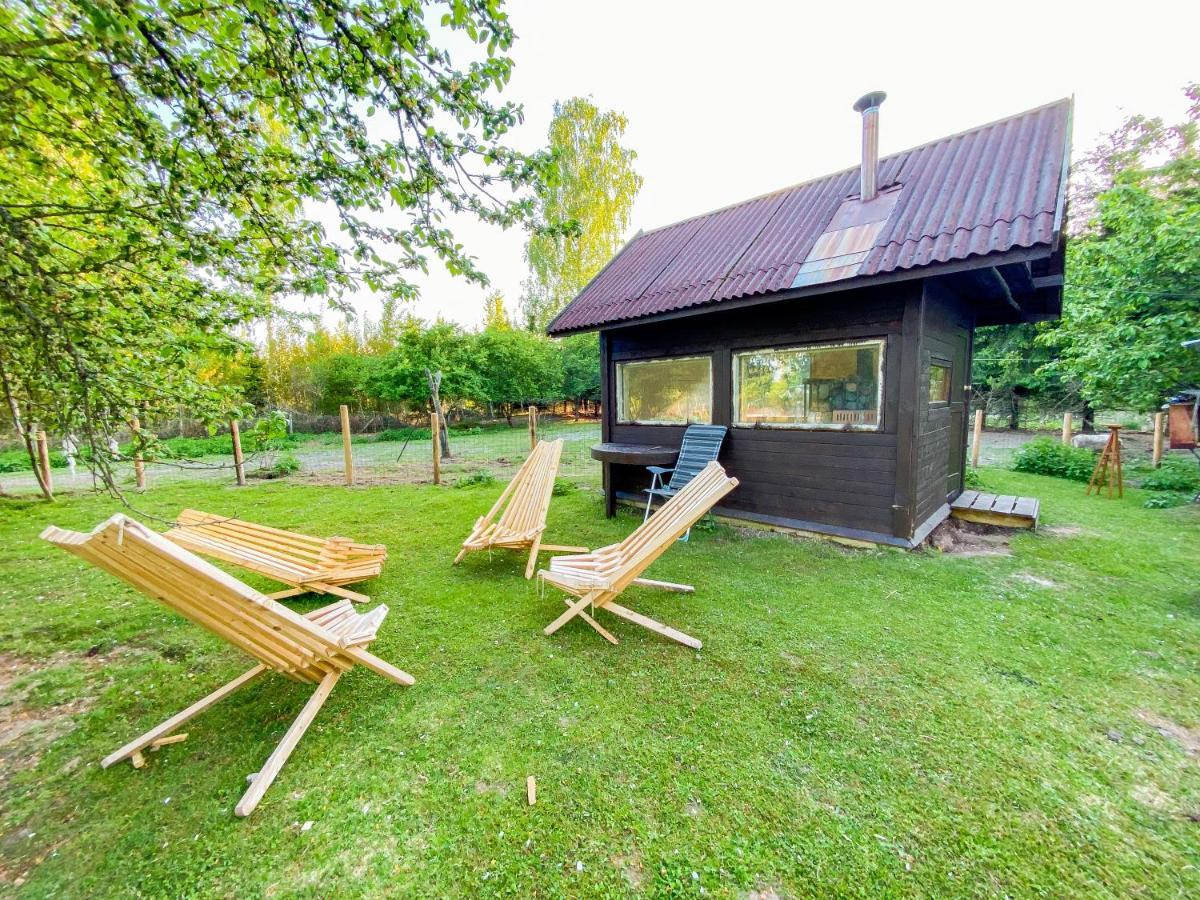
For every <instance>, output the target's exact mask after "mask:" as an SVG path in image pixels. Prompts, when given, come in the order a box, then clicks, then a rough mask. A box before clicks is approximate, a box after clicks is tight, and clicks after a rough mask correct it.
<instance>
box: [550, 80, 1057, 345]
mask: <svg viewBox="0 0 1200 900" xmlns="http://www.w3.org/2000/svg"><path fill="white" fill-rule="evenodd" d="M1070 112H1071V101H1070V100H1060V101H1057V102H1055V103H1051V104H1048V105H1046V106H1042V107H1039V108H1037V109H1033V110H1030V111H1028V112H1024V113H1021V114H1019V115H1016V116H1013V117H1011V118H1008V119H1003V120H1001V121H999V122H992V123H990V124H988V125H983V126H980V127H978V128H974V129H971V130H970V131H965V132H962V133H960V134H955V135H951V136H949V137H945V138H942V139H940V140H937V141H933V142H932V143H929V144H924V145H922V146H920V147H915V148H913V149H912V150H906V151H904V152H903V153H896V154H893V155H892V156H888V157H885V158H884V159H882V160H880V163H879V185H880V188H881V189H884V190H886V189H889V188H891V187H892V186H896V189H897V191H898V196H897V199H896V204H895V207H894V209H892V211H891V213H890V215H888V217H887V219H886V221H884V222H883V224H882V227H880V228H879V229H878V232H877V234H876V235H875V236H874V241H873V242H872V246H871V247H870V248H868V250H867V253H866V255H865V257H864V258H862V259H861V262H859V261H858V260H855V261H854V264H852V265H846V266H840V267H838V268H837V269H836V270H835V271H836V273H837V274H838V276H839V280H846V281H847V282H849V281H852V280H855V279H861V278H867V277H870V276H874V275H881V274H884V273H888V272H894V271H897V270H901V269H910V268H913V267H916V266H925V265H930V264H932V263H942V262H950V261H954V260H962V259H966V258H968V257H971V256H982V255H985V254H989V253H997V252H1004V251H1007V250H1012V249H1015V248H1029V247H1035V246H1038V245H1046V246H1047V247H1050V246H1052V245H1053V244H1054V243H1055V242H1056V241H1057V239H1058V229H1060V228H1061V225H1062V223H1061V221H1060V220H1059V216H1060V211H1061V208H1062V198H1063V192H1064V191H1065V190H1066V175H1067V173H1066V166H1065V161H1066V155H1067V149H1068V139H1069V135H1068V130H1069V128H1070ZM857 192H858V167H857V166H856V167H854V168H853V169H847V170H846V171H844V172H838V173H836V174H834V175H829V176H826V177H825V178H820V179H817V180H815V181H809V182H806V183H804V184H799V185H796V186H794V187H790V188H785V189H784V190H781V191H776V192H775V193H773V194H768V195H766V196H764V197H757V198H755V199H753V200H747V201H745V202H744V203H739V204H736V205H734V206H730V207H726V208H725V209H720V210H717V211H715V212H711V213H706V214H704V215H702V216H697V217H695V218H691V219H687V220H685V221H683V222H678V223H676V224H674V225H667V226H665V227H663V228H658V229H655V230H654V231H649V232H645V233H643V234H639V235H638V236H637V237H635V238H634V239H633V240H632V241H630V243H629V244H627V245H626V247H625V248H624V249H623V250H622V251H621V252H620V253H618V254H617V256H615V257H614V258H613V260H612V261H611V262H610V263H609V264H608V265H607V266H606V267H605V268H604V269H603V270H602V271H601V272H600V274H599V275H597V276H596V277H595V278H594V279H592V281H591V283H590V284H588V286H587V287H585V288H584V289H583V291H582V292H580V294H579V296H578V297H576V298H575V299H574V300H573V301H572V302H571V303H570V304H569V305H568V306H567V307H566V308H565V309H564V310H563V311H562V312H561V313H559V315H558V317H557V318H556V319H555V320H554V322H552V323H551V325H550V333H551V334H556V333H563V332H568V331H578V330H587V329H590V328H596V327H599V326H601V325H607V324H611V323H613V322H623V321H628V320H632V319H640V318H644V317H646V316H653V315H656V314H659V313H664V312H672V311H675V310H681V309H688V308H690V307H694V306H699V305H702V304H708V303H712V304H725V303H728V302H731V301H736V300H738V299H740V298H744V297H752V296H758V295H762V294H769V293H772V292H774V291H781V290H786V289H789V288H791V287H793V285H795V284H797V275H801V269H802V267H803V266H804V265H805V262H806V260H808V258H809V255H810V254H811V253H812V252H813V248H814V245H816V243H817V241H818V240H819V239H820V238H821V237H822V235H824V234H825V233H826V232H827V231H830V230H831V226H837V227H841V226H840V225H839V223H835V222H834V221H833V220H834V217H835V215H837V214H838V212H839V210H840V209H842V207H843V203H844V201H845V200H846V199H847V198H849V197H855V196H857ZM855 249H856V250H860V251H861V248H855ZM818 251H819V252H818V254H817V256H818V257H819V256H820V248H818ZM855 255H856V256H857V254H855ZM815 258H816V257H815ZM809 263H810V265H809V268H810V269H811V268H812V261H809ZM809 277H810V276H809V275H808V274H807V273H806V274H805V275H801V278H800V281H799V284H801V285H803V284H805V283H807V282H806V278H809ZM848 286H849V285H848Z"/></svg>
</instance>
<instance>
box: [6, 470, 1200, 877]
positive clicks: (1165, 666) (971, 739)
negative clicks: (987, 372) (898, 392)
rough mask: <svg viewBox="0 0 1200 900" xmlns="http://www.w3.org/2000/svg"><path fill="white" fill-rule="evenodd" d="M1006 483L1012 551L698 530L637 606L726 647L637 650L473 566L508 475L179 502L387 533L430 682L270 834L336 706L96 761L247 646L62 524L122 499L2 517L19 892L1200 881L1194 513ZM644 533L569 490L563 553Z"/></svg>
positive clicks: (276, 487) (410, 655)
mask: <svg viewBox="0 0 1200 900" xmlns="http://www.w3.org/2000/svg"><path fill="white" fill-rule="evenodd" d="M983 480H984V484H985V486H986V487H988V488H989V489H992V490H997V491H1000V492H1003V493H1017V494H1026V495H1035V496H1038V497H1040V498H1041V500H1042V514H1043V528H1042V530H1041V531H1040V532H1039V533H1038V534H1028V533H1026V534H1021V535H1019V536H1017V537H1016V538H1015V539H1014V541H1013V543H1012V550H1013V553H1012V555H1011V556H1008V557H999V556H991V557H972V558H962V557H953V556H942V555H940V554H937V553H933V552H922V553H914V554H903V553H899V552H893V551H863V550H851V549H846V548H841V547H838V546H834V545H831V544H828V543H824V542H816V541H809V540H798V539H794V538H788V537H781V536H749V535H747V534H746V533H743V532H739V531H735V530H734V529H731V528H727V527H723V526H717V527H709V528H706V529H704V530H702V531H699V532H697V533H694V534H693V536H692V540H691V542H690V543H688V544H679V545H677V546H676V547H674V548H672V549H671V550H670V551H669V552H668V553H667V555H666V556H665V557H663V558H662V559H661V560H660V561H659V562H658V563H657V564H656V565H655V566H654V567H653V568H652V569H651V570H650V574H651V575H652V576H653V577H657V578H662V579H667V580H673V581H686V582H689V583H692V584H695V585H696V586H697V590H696V593H695V594H694V595H690V596H689V595H678V594H667V593H656V592H653V591H650V590H647V589H635V590H633V591H631V592H629V594H628V595H627V596H628V602H629V605H630V606H632V607H634V608H636V609H638V610H639V611H642V612H645V613H646V614H648V615H651V616H654V617H655V618H659V619H661V620H663V621H665V622H667V623H669V624H671V625H674V626H677V627H679V628H681V629H683V630H684V631H687V632H688V633H690V634H693V635H696V636H697V637H699V638H701V639H702V640H703V641H704V649H703V650H702V651H699V652H696V651H692V650H688V649H686V648H683V647H681V646H678V645H676V644H672V643H669V642H667V641H665V640H663V639H661V638H659V637H657V636H655V635H653V634H651V633H650V632H647V631H644V630H642V629H639V628H637V627H635V626H633V625H630V624H628V623H625V622H621V621H619V620H615V619H613V618H612V617H606V618H605V624H606V625H608V627H609V628H610V629H611V630H612V631H614V632H615V633H616V634H617V636H618V637H619V638H620V639H621V644H620V646H617V647H613V646H610V645H609V644H607V643H606V642H604V641H603V640H601V639H600V637H599V636H598V635H596V634H595V633H594V632H593V631H592V630H591V629H590V628H588V627H587V626H586V625H585V624H584V623H583V622H580V621H576V622H573V623H571V624H570V625H568V626H566V627H565V628H563V629H562V630H561V631H560V632H558V633H557V634H555V635H554V636H553V637H549V638H547V637H545V636H543V635H542V631H541V630H542V628H543V626H545V625H546V623H548V622H549V621H550V620H551V619H553V618H554V617H555V616H557V615H558V613H559V612H560V611H561V610H562V608H563V607H562V601H561V599H560V595H557V594H555V593H554V592H551V591H547V594H546V596H545V597H544V598H543V597H540V596H539V595H538V592H537V590H536V588H535V586H534V584H533V583H531V582H526V581H525V580H524V578H522V577H521V570H522V564H521V559H520V558H518V557H516V556H509V555H506V554H503V553H497V554H495V555H494V556H493V557H492V558H491V559H490V560H489V558H488V557H487V555H486V554H476V555H474V556H472V557H470V558H468V560H467V561H466V562H465V563H464V564H462V565H461V566H459V567H457V568H453V567H451V565H450V562H451V560H452V559H453V557H454V554H455V551H456V548H457V545H458V543H459V541H461V540H462V538H463V537H464V536H465V535H466V533H467V532H468V530H469V528H470V525H471V523H472V522H473V520H474V519H475V517H476V516H478V515H480V514H482V513H483V512H484V511H485V510H486V509H487V507H488V506H489V505H490V504H491V502H492V500H493V499H494V497H495V495H496V494H497V492H498V491H499V485H479V486H472V487H469V488H453V487H442V488H434V487H432V486H422V487H413V486H410V487H404V486H401V487H370V488H353V489H347V488H343V487H317V486H294V485H290V484H288V483H286V482H272V483H268V484H259V485H255V486H252V487H249V488H242V489H237V488H232V487H225V486H213V485H181V486H175V487H166V488H161V489H155V490H153V491H151V492H150V493H148V494H146V495H145V496H143V497H139V498H137V500H136V503H137V505H138V507H139V508H140V509H141V510H142V511H144V512H146V513H152V514H154V515H156V516H160V517H163V518H170V517H171V516H173V515H174V514H175V513H176V512H178V510H179V509H180V508H181V507H184V506H193V507H197V508H201V509H206V510H211V511H214V512H218V513H222V514H231V515H239V516H242V517H245V518H252V519H256V520H259V521H262V522H264V523H268V524H272V525H277V526H283V527H294V528H298V529H303V530H305V531H309V532H312V533H316V534H337V533H345V534H348V535H351V536H353V537H355V538H356V539H360V540H364V541H371V542H374V541H381V542H385V543H386V544H387V545H388V550H389V556H390V558H389V561H388V563H387V565H386V567H385V570H384V575H383V577H382V578H380V579H378V580H377V581H376V582H374V583H369V584H368V585H367V586H366V588H365V589H366V591H367V592H368V593H370V594H371V596H372V597H373V598H376V599H378V600H381V601H383V602H386V603H387V604H388V606H389V607H390V608H391V613H390V615H389V616H388V619H387V621H386V622H385V624H384V626H383V628H382V629H381V637H380V639H379V640H378V641H377V642H376V644H375V645H374V647H373V649H374V650H375V652H377V653H378V654H379V655H381V656H383V657H385V658H387V659H389V660H391V661H393V662H395V663H396V664H397V665H399V666H400V667H401V668H404V669H406V670H407V671H409V672H411V673H412V674H413V675H415V676H416V679H417V682H416V685H415V686H413V687H411V688H400V687H398V686H396V685H393V684H391V683H389V682H386V681H384V680H383V679H381V678H378V677H376V676H374V675H372V674H370V673H368V672H366V671H363V670H361V669H360V670H355V671H354V672H353V673H351V674H350V675H349V676H347V677H345V678H343V679H342V680H341V682H340V683H339V684H338V686H337V688H336V690H335V691H334V693H333V696H332V698H331V699H330V701H329V702H328V703H327V704H326V706H325V708H324V709H323V710H322V711H321V713H320V715H319V716H318V718H317V720H316V722H315V723H314V725H313V726H312V728H311V729H310V730H309V732H308V734H307V735H306V736H305V737H304V739H303V740H302V741H301V743H300V745H299V747H298V749H297V750H296V752H295V753H294V754H293V756H292V758H291V760H290V761H289V762H288V763H287V765H286V767H285V768H284V770H283V772H282V773H281V775H280V776H279V778H278V780H277V781H276V782H275V784H274V786H273V787H272V788H271V790H270V791H269V792H268V793H267V795H266V798H265V799H264V801H263V802H262V804H261V805H260V806H259V808H258V810H257V811H256V812H255V813H254V814H253V815H252V816H251V817H249V818H248V819H238V818H236V817H235V816H234V815H233V806H234V804H235V803H236V802H237V800H238V798H239V796H240V795H241V793H242V791H243V790H244V788H245V784H246V781H245V779H246V775H247V774H249V773H252V772H256V771H257V770H258V769H259V767H260V766H261V765H262V763H263V761H264V760H265V759H266V757H267V755H268V754H269V753H270V752H271V750H272V748H273V747H274V745H275V743H276V742H277V741H278V740H279V738H280V737H281V736H282V734H283V733H284V731H285V730H286V729H287V727H288V725H289V724H290V722H291V720H292V718H293V717H294V716H295V714H296V713H297V712H298V711H299V709H300V707H301V706H302V704H303V703H304V701H305V698H306V697H307V695H308V692H309V689H308V688H305V687H304V686H301V685H297V684H294V683H291V682H288V681H286V680H284V679H282V678H280V677H278V676H272V677H268V678H265V679H262V680H260V681H259V682H257V683H256V684H254V685H251V686H250V687H248V688H246V689H244V690H243V691H241V692H239V693H238V694H235V695H234V696H233V697H232V698H230V699H228V700H226V701H224V702H223V703H221V704H219V705H218V706H216V707H214V708H213V709H212V710H210V711H209V712H207V713H206V714H204V715H203V716H202V717H200V718H198V719H196V720H194V721H193V722H192V723H190V724H189V725H188V726H186V727H185V730H186V731H187V732H188V733H189V737H188V739H187V740H186V741H185V742H183V743H181V744H176V745H172V746H169V747H165V748H163V749H162V750H160V751H158V752H155V753H148V754H147V765H146V767H145V768H143V769H141V770H137V771H135V770H134V769H133V768H132V767H131V766H129V765H128V764H122V765H119V766H116V767H114V768H112V769H108V770H102V769H100V767H99V760H100V759H101V758H102V757H103V756H104V755H105V754H107V753H109V752H110V751H112V750H114V749H115V748H116V747H118V746H119V745H121V744H122V743H124V742H125V741H126V740H128V739H130V738H131V737H133V736H135V735H137V734H139V733H141V732H142V731H144V730H145V729H147V728H149V727H150V726H152V725H154V724H157V723H158V722H159V721H161V720H162V719H164V718H166V717H167V716H169V715H171V714H173V713H174V712H176V711H178V710H180V709H182V708H183V707H185V706H187V705H188V704H190V703H191V702H192V701H194V700H195V699H197V698H199V697H200V696H202V695H203V694H205V693H207V692H208V691H210V690H212V689H213V688H215V687H216V686H218V685H219V684H221V683H223V682H224V681H226V680H228V679H230V678H232V677H234V676H235V675H237V674H238V673H240V672H241V671H244V669H245V668H246V665H247V663H246V660H245V658H244V657H241V656H240V655H239V654H238V653H237V652H236V651H234V650H232V649H229V648H228V647H226V646H225V645H223V644H221V643H220V642H219V641H217V640H216V639H214V638H211V637H209V636H208V635H207V634H206V633H205V632H203V631H200V630H199V629H198V628H196V627H194V626H193V625H191V624H190V623H188V622H186V621H184V620H182V619H180V618H178V617H177V616H175V615H174V614H172V613H170V612H169V611H167V610H165V609H163V608H162V607H159V606H157V605H156V604H154V603H153V602H151V601H149V600H147V599H145V598H144V597H142V596H140V595H137V594H135V593H134V592H132V591H131V590H129V589H127V588H125V587H124V586H122V585H121V584H120V583H118V582H117V581H115V580H114V579H112V578H111V577H109V576H107V575H105V574H103V573H101V572H99V571H96V570H92V569H89V568H87V567H86V566H85V564H84V563H83V562H82V561H81V560H79V559H77V558H75V557H73V556H70V555H68V554H66V553H63V552H62V551H60V550H57V549H55V548H53V547H50V546H49V545H45V544H43V543H41V542H40V541H39V540H38V539H37V535H38V532H39V531H40V530H41V529H42V527H43V526H45V525H46V524H47V523H51V522H53V523H55V524H58V525H62V526H67V527H72V528H78V529H86V528H90V527H91V526H92V525H94V524H96V523H97V522H98V521H100V520H101V519H102V518H104V517H106V516H108V515H110V514H111V513H113V512H115V511H117V510H118V506H117V505H116V504H115V503H114V502H113V501H111V500H108V499H103V498H99V497H72V498H67V499H63V500H60V501H59V502H58V503H56V504H54V505H53V506H47V505H44V504H40V503H37V502H33V501H27V502H21V503H17V502H0V650H2V653H3V655H2V658H0V661H2V663H3V665H2V666H0V698H2V699H0V757H3V763H2V764H0V792H2V793H0V894H7V893H15V894H20V895H27V896H49V895H57V896H89V897H95V896H114V895H122V896H129V895H142V896H173V897H177V896H225V897H230V896H239V897H240V896H257V895H278V896H291V895H302V896H314V897H335V896H357V895H396V896H407V895H413V896H438V897H441V896H451V895H464V894H474V895H505V896H521V897H524V896H544V897H557V896H596V895H609V896H619V895H625V894H637V893H642V894H646V895H656V896H661V895H695V894H700V893H701V892H704V893H707V894H709V895H717V896H721V895H725V896H754V897H771V896H775V895H778V896H780V897H783V896H789V895H794V896H807V895H826V896H827V895H830V894H838V895H861V896H876V895H879V894H892V895H899V894H914V893H915V894H926V895H941V896H945V895H1011V896H1030V895H1035V894H1041V893H1046V894H1052V895H1059V896H1063V895H1076V896H1079V895H1091V896H1126V895H1130V894H1133V895H1142V896H1160V897H1161V896H1183V895H1192V896H1195V895H1197V894H1198V893H1200V872H1198V871H1197V865H1198V863H1200V853H1198V850H1197V848H1198V847H1200V822H1198V821H1197V820H1198V819H1200V757H1198V756H1196V755H1194V752H1195V750H1194V748H1195V744H1196V742H1197V740H1198V738H1200V588H1198V586H1197V585H1198V579H1197V572H1198V569H1200V510H1197V509H1196V508H1194V507H1182V508H1177V509H1170V510H1147V509H1144V508H1143V507H1142V501H1143V499H1144V495H1141V494H1140V493H1139V492H1138V491H1130V492H1129V493H1128V494H1127V496H1126V498H1125V500H1123V501H1119V502H1118V501H1109V500H1107V499H1096V498H1086V497H1084V496H1083V486H1082V485H1078V484H1071V483H1067V482H1062V481H1058V480H1054V479H1047V478H1039V477H1036V476H1018V475H1015V474H1012V473H1008V472H1003V471H999V470H983ZM638 521H640V519H639V518H638V517H635V515H634V514H633V513H632V512H623V513H622V514H621V515H620V516H618V518H616V519H614V520H605V519H604V517H603V514H602V505H601V500H600V498H599V496H598V495H596V494H595V493H592V492H585V491H574V492H572V493H570V494H569V495H567V496H562V497H556V498H555V499H554V502H553V504H552V506H551V514H550V530H549V533H548V540H552V541H558V542H569V543H586V544H590V545H597V544H601V543H607V542H611V541H613V540H616V539H619V538H620V537H622V536H623V535H624V534H626V533H628V531H630V530H631V529H632V528H634V527H635V525H636V524H637V522H638ZM247 580H249V581H251V583H253V584H255V585H257V586H260V587H266V586H267V584H268V583H267V582H265V581H262V580H260V579H255V578H252V577H251V578H248V579H247ZM292 605H293V607H294V608H296V609H298V610H308V609H312V608H314V607H316V606H317V605H319V602H318V601H317V600H315V599H312V600H304V601H302V602H296V603H293V604H292ZM600 615H601V616H604V614H603V613H601V614H600ZM1189 746H1190V747H1191V748H1192V752H1190V753H1189V749H1188V748H1189ZM528 775H533V776H535V777H536V779H537V785H538V801H537V805H536V806H533V807H530V806H528V805H527V803H526V800H525V779H526V776H528ZM308 823H311V825H308ZM306 825H308V827H307V828H306V827H305V826H306ZM18 881H20V885H19V886H17V885H18Z"/></svg>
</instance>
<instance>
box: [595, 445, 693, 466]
mask: <svg viewBox="0 0 1200 900" xmlns="http://www.w3.org/2000/svg"><path fill="white" fill-rule="evenodd" d="M677 456H679V448H678V447H665V446H663V445H661V444H621V443H605V444H596V445H595V446H593V447H592V459H598V460H600V462H607V463H618V464H620V465H627V466H669V465H670V464H671V463H673V462H675V458H676V457H677Z"/></svg>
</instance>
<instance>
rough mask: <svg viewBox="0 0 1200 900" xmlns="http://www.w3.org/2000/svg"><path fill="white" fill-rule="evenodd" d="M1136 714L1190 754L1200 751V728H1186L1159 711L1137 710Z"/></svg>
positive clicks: (1193, 754)
mask: <svg viewBox="0 0 1200 900" xmlns="http://www.w3.org/2000/svg"><path fill="white" fill-rule="evenodd" d="M1134 715H1135V716H1137V717H1138V718H1139V719H1141V720H1142V721H1143V722H1145V723H1146V724H1147V725H1149V726H1150V727H1151V728H1153V729H1154V730H1155V731H1157V732H1158V733H1159V734H1161V735H1162V736H1163V737H1165V738H1169V739H1171V740H1173V741H1174V742H1175V743H1177V744H1178V745H1179V746H1180V747H1182V748H1183V750H1184V752H1185V753H1187V755H1188V756H1195V755H1196V754H1198V753H1200V728H1184V727H1183V726H1182V725H1180V724H1178V723H1176V722H1172V721H1171V720H1170V719H1168V718H1167V717H1166V716H1160V715H1159V714H1158V713H1154V712H1151V711H1150V710H1148V709H1139V710H1136V711H1135V712H1134Z"/></svg>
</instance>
